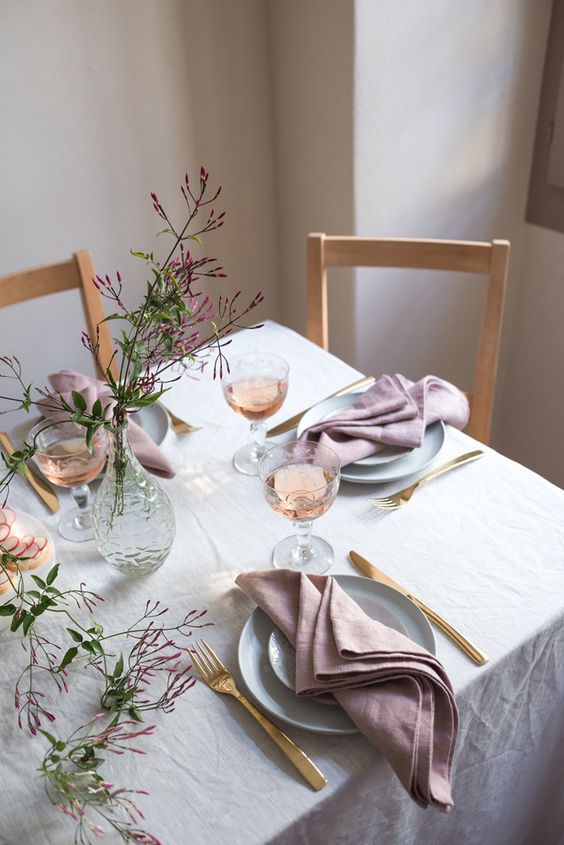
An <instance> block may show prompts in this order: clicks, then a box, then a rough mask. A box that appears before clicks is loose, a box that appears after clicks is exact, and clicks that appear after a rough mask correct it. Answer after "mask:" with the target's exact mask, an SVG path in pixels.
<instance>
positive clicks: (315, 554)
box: [272, 537, 334, 575]
mask: <svg viewBox="0 0 564 845" xmlns="http://www.w3.org/2000/svg"><path fill="white" fill-rule="evenodd" d="M309 542H310V547H309V549H306V550H304V551H305V552H306V553H305V554H301V548H300V546H299V545H298V541H297V539H296V537H286V539H285V540H281V541H280V543H278V545H277V546H276V547H275V549H274V552H273V553H272V562H273V563H274V566H275V567H276V568H277V569H295V570H297V571H299V572H305V573H306V574H309V575H323V574H324V573H325V572H327V570H328V569H329V567H330V566H331V564H332V563H333V557H334V556H333V549H332V547H331V546H330V545H329V543H328V542H327V541H326V540H322V539H321V537H310V538H309Z"/></svg>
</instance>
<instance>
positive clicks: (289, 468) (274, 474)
mask: <svg viewBox="0 0 564 845" xmlns="http://www.w3.org/2000/svg"><path fill="white" fill-rule="evenodd" d="M340 475H341V466H340V462H339V458H338V457H337V455H336V454H335V452H333V450H332V449H328V448H327V447H325V446H320V445H319V444H318V443H311V442H307V441H303V440H295V441H292V442H291V443H284V444H283V445H281V446H274V448H272V449H269V450H268V452H266V453H265V454H264V455H263V457H262V458H261V460H260V463H259V478H260V480H261V481H262V490H263V494H264V497H265V499H266V501H267V503H268V504H269V505H270V507H271V508H272V509H273V510H274V511H275V512H276V513H278V514H279V515H280V516H283V517H285V518H286V519H290V520H292V523H293V525H294V530H295V532H296V533H295V536H293V537H287V538H286V539H285V540H282V541H281V542H280V543H278V545H277V546H276V548H275V549H274V553H273V556H272V559H273V562H274V566H277V567H281V568H285V569H298V570H300V571H302V572H310V573H316V574H319V575H321V574H322V573H323V572H326V571H327V570H328V569H329V567H330V566H331V564H332V562H333V549H332V548H331V546H330V545H329V543H327V542H326V541H325V540H322V539H321V538H320V537H312V536H311V529H312V522H313V520H314V519H317V518H318V517H320V516H323V514H324V513H326V512H327V511H328V510H329V508H330V507H331V505H332V504H333V502H334V501H335V498H336V496H337V492H338V490H339V481H340Z"/></svg>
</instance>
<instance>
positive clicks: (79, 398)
mask: <svg viewBox="0 0 564 845" xmlns="http://www.w3.org/2000/svg"><path fill="white" fill-rule="evenodd" d="M72 398H73V402H74V407H75V408H78V410H79V411H81V412H82V413H84V411H85V410H86V399H85V398H84V396H83V395H82V393H79V392H78V390H73V391H72Z"/></svg>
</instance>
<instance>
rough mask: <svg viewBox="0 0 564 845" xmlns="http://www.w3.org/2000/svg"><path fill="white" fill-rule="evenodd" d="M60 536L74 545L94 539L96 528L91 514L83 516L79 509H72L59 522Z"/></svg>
mask: <svg viewBox="0 0 564 845" xmlns="http://www.w3.org/2000/svg"><path fill="white" fill-rule="evenodd" d="M57 527H58V529H59V534H60V535H61V537H64V538H65V540H70V541H71V542H73V543H84V542H85V541H86V540H93V539H94V528H93V527H92V517H91V515H90V514H86V515H85V514H83V513H81V511H79V509H78V508H71V509H70V510H69V511H67V512H66V513H64V514H63V515H62V517H61V518H60V520H59V525H58V526H57Z"/></svg>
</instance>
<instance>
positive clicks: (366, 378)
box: [266, 376, 376, 437]
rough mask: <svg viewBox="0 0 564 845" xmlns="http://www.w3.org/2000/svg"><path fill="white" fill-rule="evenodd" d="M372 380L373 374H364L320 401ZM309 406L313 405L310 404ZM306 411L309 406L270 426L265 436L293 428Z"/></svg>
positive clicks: (352, 389) (359, 386)
mask: <svg viewBox="0 0 564 845" xmlns="http://www.w3.org/2000/svg"><path fill="white" fill-rule="evenodd" d="M374 381H376V379H375V378H374V376H364V377H363V378H361V379H359V380H358V381H355V382H353V383H352V384H349V385H348V387H342V388H341V389H340V390H337V392H336V393H332V394H331V396H326V397H325V399H320V402H326V401H327V399H336V398H337V397H338V396H346V395H347V393H354V392H355V390H360V389H361V388H363V387H366V386H367V385H369V384H372V382H374ZM315 404H316V405H318V404H319V402H316V403H315ZM311 407H315V406H314V405H312V406H311ZM308 411H311V408H306V409H305V410H304V411H300V413H299V414H295V415H294V416H293V417H290V419H289V420H285V421H284V422H282V423H279V424H278V425H275V426H274V428H271V429H269V430H268V431H267V432H266V436H267V437H276V435H277V434H283V433H284V432H285V431H290V429H291V428H295V427H296V426H297V425H298V423H299V422H300V420H301V418H302V417H303V416H305V414H307V412H308Z"/></svg>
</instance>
